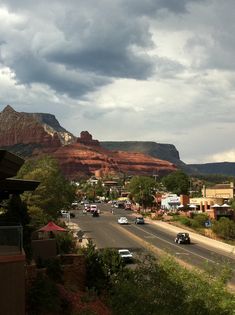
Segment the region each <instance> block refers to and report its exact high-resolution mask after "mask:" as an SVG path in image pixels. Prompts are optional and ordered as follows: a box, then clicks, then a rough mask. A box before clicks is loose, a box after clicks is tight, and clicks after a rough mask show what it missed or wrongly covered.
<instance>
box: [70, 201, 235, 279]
mask: <svg viewBox="0 0 235 315" xmlns="http://www.w3.org/2000/svg"><path fill="white" fill-rule="evenodd" d="M98 207H99V208H100V209H101V214H100V217H98V218H96V217H92V216H91V214H89V213H88V214H83V213H82V211H81V210H76V211H74V213H76V217H75V218H74V219H72V220H73V221H74V222H75V223H77V224H78V225H79V227H80V228H81V229H82V230H83V231H84V232H85V235H86V237H88V238H91V239H92V240H93V242H94V243H95V244H96V246H97V248H107V247H108V248H117V249H120V248H128V249H130V250H131V251H132V252H134V253H136V255H138V253H142V252H146V251H149V250H151V251H154V250H156V252H157V251H159V250H160V251H164V252H166V253H168V254H170V255H172V256H174V257H176V258H177V259H179V260H180V261H182V262H183V263H185V264H186V265H190V266H194V267H197V268H200V269H206V270H214V271H215V270H220V269H221V268H222V266H223V265H229V266H230V267H231V268H232V269H233V270H234V271H235V255H231V254H230V253H227V252H223V251H222V250H221V249H219V248H218V249H216V248H215V247H213V246H212V247H210V246H209V245H205V244H204V243H200V242H199V241H198V240H197V241H194V240H193V241H192V244H190V245H183V244H180V245H179V244H176V243H175V242H174V238H175V236H176V233H175V232H173V231H172V230H167V229H166V228H161V227H160V226H159V225H157V224H154V222H152V221H151V220H146V223H145V224H143V225H140V224H138V225H136V224H135V223H134V217H133V212H132V211H126V210H124V209H117V208H111V206H110V205H106V204H99V206H98ZM81 209H82V208H81ZM111 210H113V212H114V213H113V214H112V213H111ZM120 216H126V217H127V218H128V220H129V223H130V224H128V225H120V224H118V222H117V220H118V218H119V217H120ZM182 232H183V231H182ZM231 283H232V284H233V285H235V273H234V275H233V278H232V281H231Z"/></svg>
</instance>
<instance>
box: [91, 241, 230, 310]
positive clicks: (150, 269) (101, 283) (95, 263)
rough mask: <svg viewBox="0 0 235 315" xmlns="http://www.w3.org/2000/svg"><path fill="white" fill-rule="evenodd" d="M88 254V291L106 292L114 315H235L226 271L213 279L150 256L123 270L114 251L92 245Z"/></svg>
mask: <svg viewBox="0 0 235 315" xmlns="http://www.w3.org/2000/svg"><path fill="white" fill-rule="evenodd" d="M108 252H109V253H108ZM107 253H108V254H107ZM87 254H88V255H87V267H88V283H89V284H90V287H89V288H90V289H91V288H93V289H95V290H96V292H97V293H98V294H99V293H100V292H104V291H105V292H106V296H107V300H108V301H109V305H110V307H111V309H112V311H113V314H115V315H119V314H122V315H132V314H133V315H134V314H135V315H142V314H143V315H148V314H151V315H169V314H171V315H178V314H180V315H182V314H190V315H194V314H195V315H232V314H235V313H234V310H235V296H234V295H232V294H230V293H229V292H227V291H226V289H225V283H226V282H227V280H228V279H229V276H230V273H228V269H226V270H225V272H221V273H220V274H219V275H218V274H217V277H216V278H214V277H212V276H210V274H211V273H208V272H201V273H199V272H198V271H196V270H194V271H188V270H186V269H185V268H183V267H181V266H179V265H178V264H177V263H176V262H175V261H174V260H173V259H172V258H169V257H165V258H163V259H162V260H160V261H156V260H155V259H154V258H153V257H152V256H146V257H145V260H144V261H142V262H141V263H138V264H137V265H136V268H123V266H122V265H120V266H118V264H117V260H116V258H115V257H116V256H115V255H116V254H115V251H114V250H108V249H107V250H106V251H105V252H98V251H97V250H96V249H95V247H94V246H92V243H91V244H90V245H89V249H88V252H87ZM104 257H105V258H104ZM112 261H113V262H114V265H115V266H116V268H115V269H114V270H112V269H110V266H112ZM104 262H105V264H104ZM98 275H99V276H98ZM89 281H90V282H89ZM92 281H93V282H92Z"/></svg>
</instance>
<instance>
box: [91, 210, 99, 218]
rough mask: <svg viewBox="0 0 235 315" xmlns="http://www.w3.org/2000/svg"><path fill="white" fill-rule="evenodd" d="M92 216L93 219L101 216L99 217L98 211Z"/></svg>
mask: <svg viewBox="0 0 235 315" xmlns="http://www.w3.org/2000/svg"><path fill="white" fill-rule="evenodd" d="M92 216H93V217H99V216H100V215H99V212H98V211H93V213H92Z"/></svg>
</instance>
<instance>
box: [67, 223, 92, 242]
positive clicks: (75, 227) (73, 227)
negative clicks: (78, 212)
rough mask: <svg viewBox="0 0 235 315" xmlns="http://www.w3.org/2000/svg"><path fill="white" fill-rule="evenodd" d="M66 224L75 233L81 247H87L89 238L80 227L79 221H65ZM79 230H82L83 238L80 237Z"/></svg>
mask: <svg viewBox="0 0 235 315" xmlns="http://www.w3.org/2000/svg"><path fill="white" fill-rule="evenodd" d="M65 224H66V225H67V227H68V228H69V230H70V231H71V232H72V233H73V236H74V238H76V239H77V245H79V247H86V246H87V243H88V238H87V237H86V235H85V234H84V233H83V232H82V230H81V229H80V227H79V226H78V224H77V223H74V222H71V221H70V222H65ZM78 232H81V235H82V236H81V238H80V240H79V238H78V234H77V233H78Z"/></svg>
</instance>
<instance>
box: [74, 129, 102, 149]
mask: <svg viewBox="0 0 235 315" xmlns="http://www.w3.org/2000/svg"><path fill="white" fill-rule="evenodd" d="M77 143H82V144H84V145H87V146H94V145H100V143H99V141H98V140H93V139H92V135H91V134H90V133H89V132H88V131H82V132H81V133H80V137H78V138H77Z"/></svg>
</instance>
